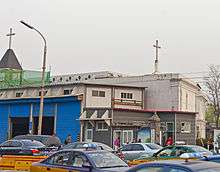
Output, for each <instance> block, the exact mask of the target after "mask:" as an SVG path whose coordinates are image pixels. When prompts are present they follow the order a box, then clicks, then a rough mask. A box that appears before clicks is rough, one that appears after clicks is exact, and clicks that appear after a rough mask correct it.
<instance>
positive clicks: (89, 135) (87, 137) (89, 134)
mask: <svg viewBox="0 0 220 172" xmlns="http://www.w3.org/2000/svg"><path fill="white" fill-rule="evenodd" d="M92 139H93V126H92V124H91V123H90V122H87V123H86V129H85V141H88V142H90V141H92Z"/></svg>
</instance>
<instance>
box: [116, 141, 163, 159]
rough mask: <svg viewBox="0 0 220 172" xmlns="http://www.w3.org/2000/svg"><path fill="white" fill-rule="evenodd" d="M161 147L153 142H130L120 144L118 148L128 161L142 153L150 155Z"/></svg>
mask: <svg viewBox="0 0 220 172" xmlns="http://www.w3.org/2000/svg"><path fill="white" fill-rule="evenodd" d="M162 148H163V147H162V146H159V145H158V144H155V143H130V144H127V145H124V146H122V147H121V148H120V150H121V152H122V154H123V155H124V157H125V161H130V160H133V159H137V158H139V157H140V156H142V155H144V156H146V155H149V156H152V155H153V154H154V153H156V152H157V151H159V150H160V149H162Z"/></svg>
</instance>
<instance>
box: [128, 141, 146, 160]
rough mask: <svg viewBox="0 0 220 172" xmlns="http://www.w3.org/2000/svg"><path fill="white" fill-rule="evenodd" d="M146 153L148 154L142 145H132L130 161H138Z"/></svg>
mask: <svg viewBox="0 0 220 172" xmlns="http://www.w3.org/2000/svg"><path fill="white" fill-rule="evenodd" d="M145 153H146V152H145V149H144V146H143V145H142V144H131V152H130V159H132V160H133V159H137V158H139V157H140V156H141V155H143V154H145Z"/></svg>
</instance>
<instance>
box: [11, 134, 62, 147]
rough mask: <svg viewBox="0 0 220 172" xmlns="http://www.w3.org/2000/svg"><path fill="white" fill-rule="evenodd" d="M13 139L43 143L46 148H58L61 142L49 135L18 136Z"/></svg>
mask: <svg viewBox="0 0 220 172" xmlns="http://www.w3.org/2000/svg"><path fill="white" fill-rule="evenodd" d="M13 139H15V140H24V139H25V140H36V141H39V142H41V143H43V144H44V145H45V146H46V147H60V146H61V141H60V139H59V138H58V137H56V136H50V135H31V134H28V135H19V136H15V137H14V138H13Z"/></svg>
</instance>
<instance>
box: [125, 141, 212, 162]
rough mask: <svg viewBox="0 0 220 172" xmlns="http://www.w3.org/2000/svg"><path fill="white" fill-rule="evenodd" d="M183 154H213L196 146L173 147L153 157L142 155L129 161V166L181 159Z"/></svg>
mask: <svg viewBox="0 0 220 172" xmlns="http://www.w3.org/2000/svg"><path fill="white" fill-rule="evenodd" d="M183 153H204V155H207V156H208V155H212V154H213V153H212V152H210V151H209V150H207V149H205V148H203V147H201V146H196V145H172V146H167V147H165V148H163V149H161V150H160V151H158V152H156V153H154V155H153V156H149V155H148V154H147V155H145V154H143V155H141V156H140V157H139V158H137V159H135V160H132V161H129V162H128V163H129V165H131V166H133V165H138V164H143V163H145V162H149V161H155V160H171V159H179V158H180V156H181V155H182V154H183Z"/></svg>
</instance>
